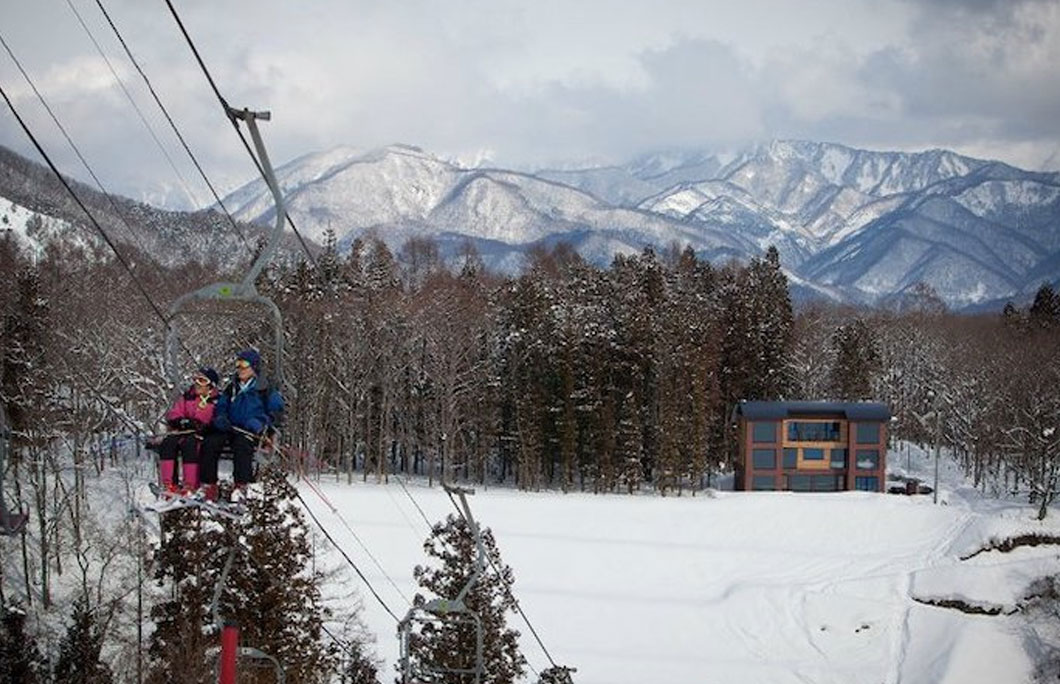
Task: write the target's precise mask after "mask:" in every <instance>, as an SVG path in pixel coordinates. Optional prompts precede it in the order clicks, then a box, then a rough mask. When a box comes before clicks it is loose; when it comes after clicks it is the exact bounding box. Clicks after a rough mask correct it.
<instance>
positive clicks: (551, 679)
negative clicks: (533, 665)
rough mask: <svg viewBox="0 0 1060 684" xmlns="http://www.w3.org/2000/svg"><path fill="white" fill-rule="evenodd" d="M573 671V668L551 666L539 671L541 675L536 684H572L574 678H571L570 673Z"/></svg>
mask: <svg viewBox="0 0 1060 684" xmlns="http://www.w3.org/2000/svg"><path fill="white" fill-rule="evenodd" d="M574 670H575V668H573V667H565V666H563V665H553V666H552V667H549V668H547V669H545V670H542V671H541V675H540V676H539V677H538V678H537V684H573V682H574V678H573V677H571V673H572V672H574Z"/></svg>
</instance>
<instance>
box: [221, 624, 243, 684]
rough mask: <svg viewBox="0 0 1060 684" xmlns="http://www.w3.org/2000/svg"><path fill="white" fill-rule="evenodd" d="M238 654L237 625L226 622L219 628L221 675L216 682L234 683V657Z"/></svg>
mask: <svg viewBox="0 0 1060 684" xmlns="http://www.w3.org/2000/svg"><path fill="white" fill-rule="evenodd" d="M238 656H239V625H238V624H236V623H234V622H226V623H225V625H224V628H222V629H221V676H220V678H219V679H218V684H236V659H237V657H238Z"/></svg>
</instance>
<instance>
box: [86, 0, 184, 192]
mask: <svg viewBox="0 0 1060 684" xmlns="http://www.w3.org/2000/svg"><path fill="white" fill-rule="evenodd" d="M66 4H67V6H68V7H69V8H70V11H71V12H73V13H74V16H75V17H76V18H77V22H78V23H79V24H81V28H82V29H83V30H84V32H85V34H86V35H87V36H88V38H89V40H91V41H92V44H93V45H95V46H96V52H98V53H99V56H100V57H101V58H102V59H103V61H104V62H105V63H106V65H107V68H108V69H109V70H110V73H111V75H112V76H113V77H114V80H115V82H117V84H118V86H119V87H120V88H121V90H122V92H123V93H124V94H125V99H127V100H128V101H129V104H131V105H132V107H133V110H135V111H136V115H137V116H138V117H139V118H140V122H141V123H142V124H143V125H144V128H146V129H147V132H148V133H149V134H150V136H151V139H152V140H154V142H155V146H156V147H158V149H159V151H160V152H161V153H162V156H163V157H165V160H166V162H168V163H169V168H171V169H173V173H174V175H176V177H177V180H178V181H179V183H180V187H181V188H182V189H183V190H184V194H185V195H187V196H188V199H190V200H192V201H195V197H194V194H193V193H192V191H191V188H190V187H188V182H187V180H185V178H184V175H183V174H181V172H180V169H178V168H177V165H176V162H174V161H173V157H171V156H170V154H169V151H168V150H167V149H166V147H165V145H163V144H162V141H161V140H160V139H159V138H158V134H157V133H155V129H154V127H153V126H151V124H150V123H149V122H148V121H147V117H146V116H145V115H144V113H143V110H142V109H140V105H138V104H136V100H135V99H133V96H132V93H130V92H129V89H128V88H127V87H126V86H125V81H124V80H122V78H121V76H119V75H118V71H117V69H115V68H114V64H113V63H112V62H111V61H110V58H109V57H107V54H106V53H105V52H104V51H103V47H102V46H101V45H100V44H99V41H97V40H96V37H95V35H93V33H92V31H91V29H89V28H88V24H86V23H85V20H84V19H83V18H82V17H81V13H80V12H78V11H77V8H76V7H74V5H73V3H72V2H71V0H66Z"/></svg>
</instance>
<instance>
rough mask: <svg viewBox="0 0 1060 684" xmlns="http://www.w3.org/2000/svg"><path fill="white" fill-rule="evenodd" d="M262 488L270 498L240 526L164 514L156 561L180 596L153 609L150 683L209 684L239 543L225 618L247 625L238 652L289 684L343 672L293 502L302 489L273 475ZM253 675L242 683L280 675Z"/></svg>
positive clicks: (159, 574) (190, 514)
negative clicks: (246, 651)
mask: <svg viewBox="0 0 1060 684" xmlns="http://www.w3.org/2000/svg"><path fill="white" fill-rule="evenodd" d="M260 479H261V487H262V490H263V495H262V496H260V497H259V496H252V497H250V498H249V499H248V501H247V507H248V513H247V515H246V517H245V519H243V520H239V521H226V522H225V523H224V525H218V524H215V523H214V522H213V521H210V520H204V519H202V517H201V516H205V515H208V514H200V512H199V511H197V510H182V511H175V512H174V513H169V514H166V515H167V528H169V527H170V525H169V523H174V525H173V526H172V529H173V530H174V532H173V533H172V534H171V535H168V537H167V539H166V541H165V543H163V545H162V546H161V548H159V550H158V552H157V553H156V556H155V561H156V578H158V579H159V580H160V582H163V583H168V584H169V585H170V586H171V588H172V592H173V597H172V598H171V599H170V600H167V601H163V602H161V603H159V604H158V605H156V606H155V607H154V608H153V609H152V617H154V618H155V621H156V624H157V628H156V631H155V633H154V634H153V635H152V638H151V644H150V654H151V656H152V669H151V673H150V676H149V677H148V682H149V683H150V684H155V683H158V684H162V683H166V684H169V683H171V682H173V683H175V682H181V683H183V682H198V681H206V680H208V679H210V678H211V675H210V673H211V672H212V670H213V668H214V666H215V661H214V659H212V658H208V657H207V651H208V649H210V648H211V647H214V646H216V644H217V640H218V635H217V632H216V630H215V629H213V628H212V627H211V626H212V625H213V621H214V616H213V615H212V614H211V613H210V606H211V602H212V599H213V595H214V592H215V590H216V587H217V584H218V581H219V580H220V577H221V572H222V570H223V568H224V565H225V562H226V561H227V559H228V555H229V552H230V551H231V549H232V548H233V547H232V545H233V543H235V544H236V546H235V552H234V557H233V563H232V566H231V569H230V571H229V574H228V577H227V579H226V581H225V583H224V587H223V591H222V593H221V596H220V601H219V603H218V615H219V617H220V618H221V619H222V620H224V621H234V622H236V623H238V624H239V625H240V630H241V633H240V643H241V645H245V646H250V647H253V648H256V649H258V650H260V651H263V652H265V653H267V654H268V655H269V656H271V657H273V658H275V659H276V660H277V661H278V662H279V663H280V664H281V665H282V667H283V668H284V673H285V674H286V680H287V681H288V682H290V683H292V684H309V683H314V682H326V681H329V678H330V677H331V675H332V674H334V673H335V672H337V670H338V664H339V663H338V655H337V653H336V650H335V647H334V646H333V645H327V644H325V643H324V642H323V635H324V633H323V620H324V618H325V617H326V611H325V609H324V607H323V605H322V597H321V594H320V585H321V583H322V577H321V575H320V573H318V572H315V571H312V570H310V563H311V560H312V553H311V549H310V545H309V540H308V530H307V528H306V525H305V522H304V519H303V518H302V514H301V511H300V510H299V509H298V508H297V506H295V504H294V503H293V499H294V496H295V490H294V488H293V487H292V486H291V485H290V484H289V483H288V482H287V481H286V479H285V477H284V475H283V474H282V473H280V472H276V471H271V470H266V471H265V472H264V473H262V476H261V478H260ZM174 515H175V516H178V517H169V516H174ZM254 672H255V673H256V674H255V675H254V678H252V679H246V680H244V679H243V677H242V675H241V681H260V682H271V681H272V678H273V676H274V675H273V673H272V671H271V670H264V669H263V670H261V671H260V672H258V671H257V670H255V671H254ZM247 676H248V677H250V675H247Z"/></svg>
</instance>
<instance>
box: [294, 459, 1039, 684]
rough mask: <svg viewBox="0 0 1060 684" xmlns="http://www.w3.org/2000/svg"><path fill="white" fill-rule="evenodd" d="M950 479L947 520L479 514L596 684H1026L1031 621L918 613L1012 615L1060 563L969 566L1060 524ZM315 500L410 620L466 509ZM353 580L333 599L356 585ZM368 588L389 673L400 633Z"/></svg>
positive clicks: (541, 615) (685, 506)
mask: <svg viewBox="0 0 1060 684" xmlns="http://www.w3.org/2000/svg"><path fill="white" fill-rule="evenodd" d="M892 458H895V457H894V456H892ZM908 458H909V461H910V465H911V466H912V470H913V471H914V473H919V474H923V473H929V472H930V470H931V461H930V459H929V457H928V455H927V453H926V452H923V451H920V450H916V449H914V453H913V455H912V456H908ZM906 459H907V456H906V455H904V454H903V455H902V456H901V457H900V458H897V459H896V461H895V462H894V463H893V464H892V465H893V466H897V465H898V464H899V463H898V462H899V461H900V464H901V465H903V466H904V465H905V464H906ZM896 469H897V468H896ZM943 476H944V486H943V487H942V488H941V489H940V493H941V496H940V502H941V503H940V505H932V499H931V497H923V496H921V497H905V496H894V495H884V494H870V493H862V492H846V493H839V494H793V493H737V492H716V493H714V492H712V495H710V496H708V495H703V494H700V495H697V496H695V497H692V496H688V495H687V494H686V495H685V496H683V497H667V498H663V497H660V496H657V495H643V496H636V495H634V496H628V495H592V494H586V493H573V494H562V493H558V492H539V493H526V492H517V491H512V490H509V489H503V488H488V489H481V488H480V489H479V490H478V492H477V493H476V494H475V495H474V496H473V497H470V504H471V508H472V511H473V512H474V514H475V516H476V518H477V519H478V520H479V522H480V523H481V524H482V525H484V526H487V527H489V528H491V529H492V530H493V532H494V534H495V536H496V539H497V542H498V546H499V549H500V552H501V555H502V558H503V559H504V561H505V562H506V563H507V564H508V565H510V566H511V567H512V569H513V571H514V573H515V577H516V583H515V585H514V593H515V595H516V597H517V598H518V599H519V601H520V603H521V605H522V607H523V609H524V610H525V612H526V614H527V615H528V616H529V618H530V620H531V621H532V623H533V625H534V627H535V629H536V630H537V631H538V633H539V634H540V636H541V638H542V640H543V642H544V644H545V646H546V647H547V648H548V650H549V652H550V653H551V655H552V657H553V658H554V659H555V660H556V662H557V663H560V664H564V665H571V666H574V667H577V668H578V671H577V673H576V675H575V681H577V682H578V683H579V684H602V683H604V682H607V683H609V684H621V683H623V682H629V683H631V684H632V683H634V682H636V683H638V684H640V683H643V682H655V683H664V682H689V681H695V682H747V683H754V682H762V683H766V682H768V683H771V684H780V683H784V682H815V683H825V682H836V683H840V682H841V683H844V684H853V683H856V682H866V683H868V682H928V681H930V682H964V683H967V682H997V681H1025V680H1027V679H1028V678H1029V676H1030V673H1031V671H1032V667H1033V665H1032V663H1031V662H1030V657H1029V656H1028V655H1026V652H1025V649H1024V647H1023V643H1022V639H1023V638H1024V636H1025V635H1024V633H1023V631H1022V627H1021V622H1020V617H1019V614H1016V615H1013V616H1009V615H998V616H984V615H970V614H965V613H962V612H959V611H956V610H953V609H947V608H942V607H937V606H932V605H926V604H924V603H920V602H918V601H917V600H915V599H922V600H931V599H940V598H956V599H960V600H963V601H965V602H967V603H969V604H972V605H982V606H995V605H1000V606H1003V607H1005V608H1012V607H1013V606H1015V604H1016V603H1017V602H1018V601H1019V599H1020V598H1021V597H1022V596H1023V593H1022V592H1023V591H1024V589H1025V588H1026V585H1027V584H1029V582H1030V581H1031V580H1033V579H1035V578H1036V577H1039V576H1043V575H1047V574H1052V573H1056V572H1058V571H1060V567H1058V566H1060V560H1058V559H1057V554H1056V551H1055V548H1054V549H1053V550H1052V551H1050V550H1049V547H1044V546H1043V547H1038V548H1036V549H1017V551H1016V552H1013V553H1009V554H1002V553H999V552H988V553H982V554H979V555H977V556H975V557H974V558H971V559H969V560H966V561H962V560H960V558H961V557H962V556H968V555H970V554H971V553H974V552H975V551H976V550H978V549H980V548H981V547H982V546H984V545H985V544H987V543H988V541H989V539H990V538H992V537H1003V536H1006V535H1009V536H1010V535H1014V534H1018V533H1020V532H1021V531H1023V532H1025V531H1031V530H1038V531H1041V530H1042V529H1043V527H1044V528H1045V529H1053V530H1055V529H1060V523H1055V522H1053V520H1052V519H1047V520H1046V521H1045V523H1039V522H1037V521H1035V520H1034V513H1035V511H1034V510H1033V509H1032V508H1030V507H1027V506H1024V505H1022V504H1016V503H1011V502H998V501H996V500H993V499H988V498H982V497H981V496H980V495H979V494H978V493H977V492H976V491H975V490H974V489H971V488H969V487H967V486H965V485H963V484H962V483H961V481H960V479H959V477H958V475H957V474H955V473H953V472H952V470H950V469H948V468H946V469H944V470H943ZM947 478H948V479H947ZM318 486H319V488H320V491H321V493H322V495H323V497H326V499H327V500H328V501H329V502H330V503H331V504H333V505H334V506H335V509H336V511H337V512H332V511H331V510H330V509H329V505H328V504H326V503H325V502H324V500H323V499H322V498H320V497H318V496H317V494H316V493H315V492H314V491H313V490H314V487H310V486H308V485H306V484H305V483H303V484H302V487H303V496H304V497H305V499H306V501H308V502H309V503H310V505H311V506H312V507H313V509H314V512H315V514H316V515H317V516H318V518H319V519H320V520H321V522H322V523H323V524H324V525H325V526H327V527H328V529H329V531H330V532H331V534H332V535H333V536H334V537H335V538H336V540H338V542H339V543H340V544H341V545H342V546H343V547H344V549H345V550H346V552H347V553H348V554H349V555H350V556H351V558H352V559H353V560H354V562H355V563H357V564H358V566H359V567H360V568H361V570H362V571H363V572H365V574H366V575H367V576H368V579H369V581H370V582H372V584H373V586H374V587H375V589H376V590H377V591H379V592H380V594H381V596H382V598H383V600H384V601H385V602H386V603H387V604H388V606H389V607H390V608H391V609H392V610H393V611H394V612H395V613H396V614H397V615H398V616H399V617H400V616H402V615H403V614H404V612H405V611H406V610H407V609H408V603H407V600H406V599H404V598H402V595H404V596H412V595H413V594H414V593H415V592H416V587H415V585H414V582H413V580H412V568H413V567H414V566H415V565H416V564H417V563H424V562H426V557H425V555H424V554H423V552H422V543H423V541H424V540H425V539H426V538H427V536H428V535H429V530H428V526H427V523H426V521H425V520H424V518H423V517H422V516H421V515H420V513H419V511H418V510H417V508H416V506H419V507H420V508H422V509H423V511H424V513H425V515H426V517H427V519H429V520H431V521H432V522H434V521H438V520H441V519H442V518H444V516H446V515H448V514H451V513H454V512H455V509H454V508H453V507H452V504H451V503H450V501H449V499H448V498H447V497H446V496H445V494H444V493H443V492H442V491H440V490H439V488H438V487H434V488H428V487H427V486H425V484H424V483H410V484H409V485H408V486H407V489H406V488H404V487H402V485H401V483H399V482H397V481H396V480H394V479H392V480H391V483H390V484H372V483H367V484H365V483H360V482H358V483H354V484H352V485H347V484H344V483H336V482H334V481H328V479H325V480H324V481H322V482H320V483H319V485H318ZM1053 517H1056V516H1055V513H1054V514H1053ZM347 524H348V525H349V527H350V528H351V529H353V530H355V531H356V534H357V537H358V538H359V540H360V542H358V541H357V540H355V539H354V538H353V537H352V535H350V534H349V531H348V530H347V527H346V525H347ZM321 543H322V544H325V543H326V542H323V541H322V542H321ZM362 543H363V546H362ZM365 549H370V550H371V553H372V557H371V558H370V557H368V556H367V555H366V553H365ZM321 551H324V552H325V553H326V554H327V558H328V561H327V564H329V565H333V566H335V567H338V566H340V565H343V564H344V561H342V559H341V558H340V557H339V556H338V555H337V553H336V552H335V551H334V549H327V550H325V549H323V548H321ZM372 558H374V559H375V560H372ZM376 562H378V566H377V565H376ZM344 567H346V570H347V571H348V572H347V573H346V575H348V577H347V579H346V581H345V582H344V583H343V584H342V586H338V585H337V586H335V587H332V591H331V592H330V593H331V595H333V596H339V595H340V594H343V595H345V594H348V592H349V589H350V587H351V585H352V584H353V583H355V582H358V580H357V579H356V577H355V576H354V574H353V572H352V570H350V569H349V568H348V566H344ZM380 568H382V570H381V569H380ZM384 571H385V574H384ZM391 582H392V583H393V584H391ZM395 585H396V587H397V588H399V589H400V593H399V592H398V591H397V589H396V588H395ZM358 589H359V591H360V593H361V594H362V595H363V596H364V599H363V604H364V610H365V619H366V621H367V623H368V625H369V627H370V628H371V629H372V630H373V631H374V632H375V633H376V634H377V635H378V639H379V642H378V644H377V650H378V653H379V655H380V656H381V657H383V658H384V659H386V661H387V663H388V665H387V671H388V672H389V671H390V670H389V667H391V666H392V665H393V662H394V660H395V658H396V652H397V641H396V638H395V637H394V635H395V628H396V625H395V622H394V620H393V619H392V618H391V617H390V616H389V615H388V614H387V613H386V612H385V611H384V609H383V608H382V607H381V606H380V605H379V603H377V602H376V601H374V600H373V599H372V598H371V596H370V595H369V594H368V592H367V589H366V587H364V586H363V585H359V586H358ZM509 624H510V625H511V626H513V627H515V628H517V629H519V630H520V631H521V632H522V638H521V644H522V648H523V652H524V654H525V655H526V656H527V657H528V659H529V661H530V664H531V665H532V667H533V670H534V671H536V672H540V671H541V670H542V669H544V668H545V667H547V666H548V661H547V658H546V657H545V655H544V653H543V652H542V650H541V649H540V648H539V647H538V646H537V644H536V643H535V641H534V640H533V638H532V636H531V635H530V631H529V629H527V628H526V625H525V624H523V623H522V622H521V620H520V619H519V618H518V617H516V616H514V615H513V616H509ZM530 674H531V676H530V677H529V678H528V681H534V679H535V678H534V677H533V673H532V672H531V673H530Z"/></svg>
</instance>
